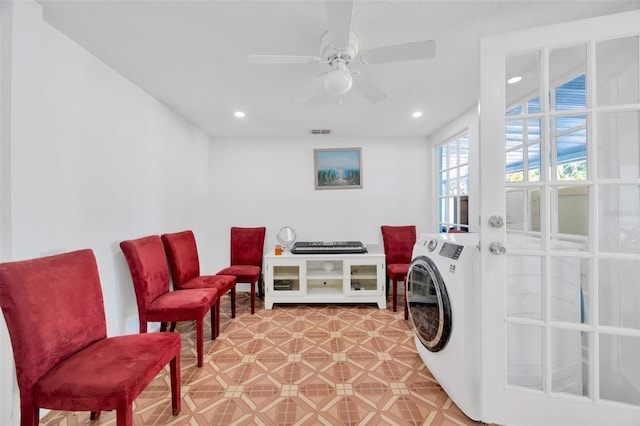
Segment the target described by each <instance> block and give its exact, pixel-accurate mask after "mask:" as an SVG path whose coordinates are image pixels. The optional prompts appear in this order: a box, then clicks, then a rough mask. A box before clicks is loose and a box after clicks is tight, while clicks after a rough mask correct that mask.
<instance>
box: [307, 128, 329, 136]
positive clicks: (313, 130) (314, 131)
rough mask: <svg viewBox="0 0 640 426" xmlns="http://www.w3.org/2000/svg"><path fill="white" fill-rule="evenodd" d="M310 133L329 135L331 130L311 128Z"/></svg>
mask: <svg viewBox="0 0 640 426" xmlns="http://www.w3.org/2000/svg"><path fill="white" fill-rule="evenodd" d="M311 134H312V135H330V134H331V130H329V129H311Z"/></svg>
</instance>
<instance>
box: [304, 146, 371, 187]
mask: <svg viewBox="0 0 640 426" xmlns="http://www.w3.org/2000/svg"><path fill="white" fill-rule="evenodd" d="M313 159H314V161H313V163H314V172H315V184H316V189H359V188H362V148H331V149H314V150H313Z"/></svg>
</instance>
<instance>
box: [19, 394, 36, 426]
mask: <svg viewBox="0 0 640 426" xmlns="http://www.w3.org/2000/svg"><path fill="white" fill-rule="evenodd" d="M39 423H40V409H39V408H38V407H34V406H33V400H32V399H28V400H27V398H25V400H24V401H22V400H21V401H20V425H21V426H38V424H39Z"/></svg>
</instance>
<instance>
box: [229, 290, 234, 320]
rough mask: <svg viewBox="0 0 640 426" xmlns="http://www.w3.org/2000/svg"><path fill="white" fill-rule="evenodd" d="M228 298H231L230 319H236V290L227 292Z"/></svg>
mask: <svg viewBox="0 0 640 426" xmlns="http://www.w3.org/2000/svg"><path fill="white" fill-rule="evenodd" d="M229 296H230V297H231V318H235V317H236V288H235V287H234V288H232V289H231V290H230V291H229Z"/></svg>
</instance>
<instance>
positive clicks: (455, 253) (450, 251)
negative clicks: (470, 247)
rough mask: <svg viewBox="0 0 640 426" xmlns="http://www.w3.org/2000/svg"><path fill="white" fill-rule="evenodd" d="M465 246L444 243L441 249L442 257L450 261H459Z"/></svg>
mask: <svg viewBox="0 0 640 426" xmlns="http://www.w3.org/2000/svg"><path fill="white" fill-rule="evenodd" d="M463 248H464V246H461V245H458V244H451V243H444V244H442V247H441V248H440V253H438V254H440V256H444V257H447V258H449V259H453V260H458V258H459V257H460V254H461V253H462V249H463Z"/></svg>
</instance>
